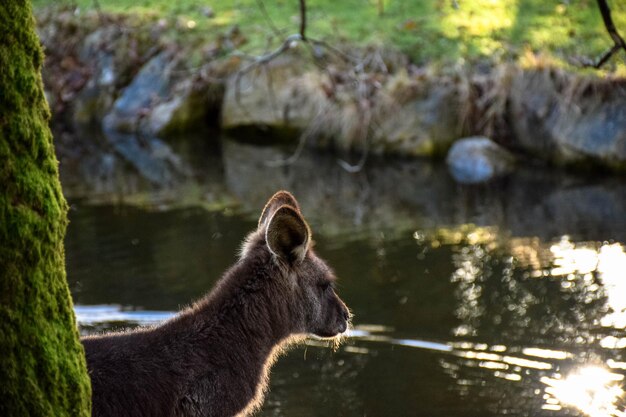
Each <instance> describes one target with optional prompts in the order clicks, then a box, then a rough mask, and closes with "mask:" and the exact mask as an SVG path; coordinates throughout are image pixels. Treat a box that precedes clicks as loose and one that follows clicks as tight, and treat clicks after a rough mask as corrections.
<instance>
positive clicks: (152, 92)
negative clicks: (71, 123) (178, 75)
mask: <svg viewBox="0 0 626 417" xmlns="http://www.w3.org/2000/svg"><path fill="white" fill-rule="evenodd" d="M171 58H172V54H171V53H169V52H162V53H160V54H158V55H157V56H155V57H154V58H152V59H151V60H150V61H148V62H147V63H146V65H144V66H143V67H142V68H141V70H140V71H139V73H138V74H137V76H136V77H135V78H134V79H133V81H132V82H131V83H130V85H129V86H128V87H126V88H125V89H124V91H123V92H122V95H121V96H120V97H119V98H118V99H117V100H115V103H114V105H113V109H112V111H111V112H109V114H107V115H106V117H105V118H104V120H103V126H104V128H105V130H107V131H115V132H120V133H133V132H137V130H138V127H139V122H140V119H141V118H143V117H145V116H146V115H147V114H149V109H150V108H151V107H152V106H153V105H154V102H155V101H157V100H165V99H166V98H167V93H168V90H169V88H170V77H169V72H170V71H171V69H172V64H171V62H170V60H171Z"/></svg>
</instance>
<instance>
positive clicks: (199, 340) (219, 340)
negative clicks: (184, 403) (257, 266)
mask: <svg viewBox="0 0 626 417" xmlns="http://www.w3.org/2000/svg"><path fill="white" fill-rule="evenodd" d="M250 270H252V271H253V270H254V268H250V267H249V266H248V267H246V266H245V265H236V266H235V267H234V268H233V269H231V270H230V271H229V272H227V274H226V275H225V277H224V278H223V279H222V281H221V282H220V283H218V285H217V287H216V289H215V290H214V291H213V292H212V293H211V294H209V295H208V296H207V297H205V299H203V300H201V301H200V302H198V303H197V304H196V305H195V306H194V307H192V308H191V309H190V310H188V311H187V312H186V313H183V314H182V315H181V316H180V317H179V320H180V324H179V325H177V326H176V327H177V328H178V329H179V330H182V332H183V333H185V332H189V331H190V330H191V332H192V334H188V333H187V334H181V335H179V336H181V337H182V336H184V337H189V338H190V340H193V341H194V342H193V343H190V344H189V345H188V347H189V351H188V352H186V353H185V355H186V356H187V355H188V356H189V357H196V358H198V360H197V361H195V362H196V363H195V364H194V365H195V366H194V367H193V369H189V371H190V372H192V373H193V374H195V375H197V377H198V378H201V377H204V376H203V375H206V373H205V372H204V371H203V370H202V368H204V366H211V369H210V372H211V375H212V376H211V377H210V378H211V379H212V380H211V381H210V385H211V386H215V387H217V389H216V392H219V393H220V394H219V395H221V396H225V397H229V396H230V395H233V393H237V395H236V397H237V398H236V399H235V398H221V400H220V401H218V402H222V401H226V403H230V402H231V401H234V403H236V405H235V404H234V403H233V407H235V409H236V410H235V409H233V411H237V413H239V412H241V410H248V411H249V410H251V409H253V408H254V407H256V406H258V405H259V404H260V402H261V401H262V398H263V394H264V391H265V388H266V385H267V379H268V372H269V369H270V367H271V366H272V364H273V362H274V360H275V359H276V357H277V354H278V353H279V352H280V351H281V350H282V348H283V347H284V346H286V345H287V344H289V343H290V342H293V341H295V340H296V337H294V335H293V334H292V331H291V329H290V326H289V325H288V323H287V321H288V318H289V316H290V314H289V312H288V311H286V309H287V307H284V306H283V307H280V306H281V303H276V299H273V298H272V297H271V296H270V294H271V293H270V292H268V285H269V284H270V283H268V281H266V280H268V279H271V278H270V277H258V276H252V275H251V274H249V275H244V274H246V273H248V271H250ZM264 280H265V281H264ZM277 304H278V307H277ZM174 337H177V336H174ZM215 364H219V366H218V367H217V368H216V367H215ZM196 385H203V384H196ZM243 414H244V415H245V414H247V411H246V412H244V413H243Z"/></svg>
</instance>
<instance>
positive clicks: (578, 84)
mask: <svg viewBox="0 0 626 417" xmlns="http://www.w3.org/2000/svg"><path fill="white" fill-rule="evenodd" d="M510 103H511V110H510V117H509V119H510V121H511V125H512V126H511V127H512V129H513V132H514V136H515V142H516V143H515V145H517V146H519V147H520V148H522V149H524V150H526V151H528V152H530V153H532V154H534V155H536V156H538V157H540V158H542V159H547V160H549V161H552V162H556V163H558V164H565V165H568V164H569V165H571V164H579V165H580V164H585V163H591V164H597V165H602V166H607V167H612V168H614V169H617V170H626V81H616V80H599V79H587V80H585V79H581V78H580V77H574V76H572V75H566V74H561V73H558V72H556V71H548V70H544V71H527V72H520V74H519V76H517V77H516V79H515V81H514V83H513V87H512V91H511V98H510Z"/></svg>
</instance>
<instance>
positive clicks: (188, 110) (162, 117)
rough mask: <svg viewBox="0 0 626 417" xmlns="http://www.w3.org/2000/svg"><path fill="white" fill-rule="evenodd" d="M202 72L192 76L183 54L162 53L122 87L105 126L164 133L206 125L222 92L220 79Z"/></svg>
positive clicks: (105, 119)
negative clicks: (215, 80)
mask: <svg viewBox="0 0 626 417" xmlns="http://www.w3.org/2000/svg"><path fill="white" fill-rule="evenodd" d="M209 65H210V64H209ZM200 73H201V71H198V73H196V74H194V75H191V76H190V73H189V71H188V69H187V68H186V67H185V65H184V62H183V60H182V59H181V57H180V56H175V55H174V54H173V53H172V52H168V51H165V52H162V53H160V54H159V55H157V56H155V57H154V58H152V59H151V60H150V61H148V62H147V63H146V65H144V66H143V68H142V69H141V70H140V71H139V73H138V74H137V75H136V76H135V78H134V79H133V81H132V82H131V83H130V85H128V87H126V88H125V89H124V90H123V92H122V94H121V95H120V97H119V98H118V99H117V100H116V101H115V103H114V105H113V108H112V110H111V111H110V112H109V113H108V114H107V115H106V117H105V118H104V120H103V127H104V129H105V130H106V131H109V132H118V133H140V134H142V135H145V136H158V137H163V136H169V135H173V134H176V133H181V132H185V131H191V130H194V129H196V128H199V127H203V126H204V125H205V124H206V119H207V118H208V117H209V116H210V115H211V114H213V113H215V114H217V113H218V112H219V108H218V106H219V103H221V100H222V94H223V93H222V88H221V87H220V86H219V82H211V81H208V80H207V79H205V78H203V77H201V76H200V75H199V74H200Z"/></svg>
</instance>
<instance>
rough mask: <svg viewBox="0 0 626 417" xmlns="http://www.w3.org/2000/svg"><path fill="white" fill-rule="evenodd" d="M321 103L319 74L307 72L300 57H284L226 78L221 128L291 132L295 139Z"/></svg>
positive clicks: (317, 110) (322, 100)
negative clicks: (249, 128) (250, 128)
mask: <svg viewBox="0 0 626 417" xmlns="http://www.w3.org/2000/svg"><path fill="white" fill-rule="evenodd" d="M324 104H325V98H324V97H323V93H322V90H321V88H320V87H319V75H318V76H316V75H314V74H312V73H306V65H305V63H304V61H303V59H302V57H298V56H295V55H291V54H285V55H282V56H280V57H278V58H276V59H274V60H272V61H271V62H270V63H268V64H266V65H263V66H259V67H256V68H254V69H252V70H251V71H248V72H247V73H245V74H237V73H235V74H233V75H232V76H231V77H230V78H229V79H228V81H227V83H226V91H225V93H224V101H223V104H222V127H223V128H225V129H235V128H242V127H255V128H264V129H271V130H273V131H292V132H293V133H295V134H294V135H292V136H293V137H297V133H298V132H300V131H302V130H304V129H306V128H307V127H308V126H309V124H310V123H311V122H312V121H313V119H314V118H315V116H316V114H317V113H318V112H319V111H320V109H321V106H323V105H324Z"/></svg>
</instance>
